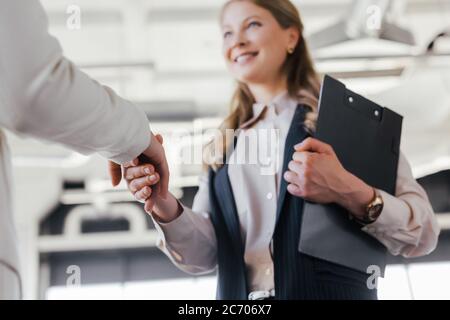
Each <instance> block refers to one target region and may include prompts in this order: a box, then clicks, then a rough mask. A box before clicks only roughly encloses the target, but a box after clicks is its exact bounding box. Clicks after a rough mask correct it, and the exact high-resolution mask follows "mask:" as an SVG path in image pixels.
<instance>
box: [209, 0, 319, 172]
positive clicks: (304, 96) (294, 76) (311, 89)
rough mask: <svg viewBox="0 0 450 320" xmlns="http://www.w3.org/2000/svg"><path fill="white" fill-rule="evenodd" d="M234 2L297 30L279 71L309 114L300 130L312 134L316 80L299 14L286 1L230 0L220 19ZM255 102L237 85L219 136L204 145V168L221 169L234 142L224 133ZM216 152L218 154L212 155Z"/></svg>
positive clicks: (247, 115)
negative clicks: (255, 8)
mask: <svg viewBox="0 0 450 320" xmlns="http://www.w3.org/2000/svg"><path fill="white" fill-rule="evenodd" d="M237 1H248V2H251V3H253V4H255V5H257V6H259V7H261V8H264V9H266V10H268V11H269V12H270V13H271V14H272V15H273V17H274V18H275V19H276V20H277V22H278V23H279V25H280V26H281V27H282V28H283V29H288V28H291V27H295V28H297V29H298V31H299V35H300V37H299V40H298V43H297V46H296V47H295V50H294V52H293V53H292V54H288V53H287V52H286V61H285V62H284V64H283V66H282V70H281V71H282V73H283V74H284V75H285V76H286V77H287V90H288V93H289V95H290V96H291V97H295V98H296V99H297V100H298V101H299V103H301V104H304V105H306V106H308V107H309V109H310V110H309V112H308V113H307V115H306V120H305V122H304V126H305V128H306V129H307V130H308V131H309V132H314V130H315V126H316V121H317V105H318V99H319V94H320V78H319V75H318V74H317V72H316V70H315V68H314V64H313V61H312V59H311V55H310V52H309V49H308V46H307V43H306V41H305V38H304V35H303V30H304V27H303V23H302V20H301V18H300V13H299V11H298V10H297V8H296V7H295V5H294V4H293V3H292V2H291V1H289V0H230V1H228V2H227V3H225V5H224V7H223V8H222V15H223V12H224V11H225V9H226V7H227V6H228V5H229V4H230V3H233V2H237ZM255 102H256V101H255V98H254V97H253V95H252V93H251V91H250V89H249V87H248V86H247V84H245V83H242V82H238V83H237V88H236V90H235V92H234V94H233V97H232V100H231V104H230V114H229V115H228V116H227V117H226V119H225V120H224V121H223V123H222V124H221V126H220V128H219V129H220V132H221V135H219V136H218V137H216V138H215V139H213V140H212V141H211V142H209V143H208V144H206V145H205V148H204V154H203V159H204V164H205V168H208V167H212V168H213V169H214V170H218V169H219V168H220V167H221V166H223V164H224V163H223V162H224V161H223V159H224V157H223V155H225V154H226V153H227V151H229V150H230V149H231V148H230V147H231V144H232V142H233V141H234V139H230V135H227V130H229V129H232V130H233V131H234V130H236V129H238V128H239V127H240V126H241V125H242V124H243V123H245V122H247V121H248V120H249V119H251V118H252V117H253V105H254V103H255ZM227 137H228V138H227ZM218 146H219V147H218ZM217 150H219V151H220V152H216V151H217Z"/></svg>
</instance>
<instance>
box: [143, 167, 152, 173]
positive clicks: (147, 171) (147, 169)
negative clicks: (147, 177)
mask: <svg viewBox="0 0 450 320" xmlns="http://www.w3.org/2000/svg"><path fill="white" fill-rule="evenodd" d="M144 172H145V173H146V174H151V173H152V171H151V170H150V168H145V169H144Z"/></svg>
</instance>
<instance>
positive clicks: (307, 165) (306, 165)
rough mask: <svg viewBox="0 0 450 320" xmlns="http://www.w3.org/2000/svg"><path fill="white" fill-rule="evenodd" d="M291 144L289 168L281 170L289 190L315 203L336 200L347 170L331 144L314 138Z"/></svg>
mask: <svg viewBox="0 0 450 320" xmlns="http://www.w3.org/2000/svg"><path fill="white" fill-rule="evenodd" d="M294 148H295V153H294V155H293V157H292V161H291V162H289V166H288V168H289V170H288V171H286V172H285V173H284V179H285V180H286V181H287V182H288V183H289V185H288V187H287V190H288V191H289V193H291V194H292V195H294V196H297V197H302V198H304V199H305V200H308V201H312V202H317V203H331V202H335V201H336V199H337V198H338V194H339V190H340V188H341V185H342V183H343V180H344V179H345V177H346V174H347V171H346V170H345V169H344V167H343V166H342V165H341V163H340V161H339V159H338V158H337V156H336V154H335V153H334V150H333V148H332V147H331V146H330V145H328V144H326V143H324V142H321V141H319V140H317V139H314V138H307V139H305V140H304V141H303V142H302V143H301V144H298V145H296V146H295V147H294Z"/></svg>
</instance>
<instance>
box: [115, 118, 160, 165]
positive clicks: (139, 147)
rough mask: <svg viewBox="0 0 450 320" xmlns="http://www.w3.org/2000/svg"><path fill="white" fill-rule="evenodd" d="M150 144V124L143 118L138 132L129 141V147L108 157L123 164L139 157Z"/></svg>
mask: <svg viewBox="0 0 450 320" xmlns="http://www.w3.org/2000/svg"><path fill="white" fill-rule="evenodd" d="M150 144H151V131H150V126H149V124H148V122H147V118H145V120H144V122H143V123H142V124H141V128H140V130H139V132H137V133H136V134H135V135H134V136H133V139H132V141H130V142H129V148H128V149H125V151H124V152H123V153H120V154H118V155H114V156H112V157H110V160H112V161H114V162H116V163H118V164H124V163H127V162H130V161H132V160H134V159H136V158H137V157H139V156H140V155H141V154H142V153H143V152H144V151H145V150H146V149H147V148H148V147H149V146H150Z"/></svg>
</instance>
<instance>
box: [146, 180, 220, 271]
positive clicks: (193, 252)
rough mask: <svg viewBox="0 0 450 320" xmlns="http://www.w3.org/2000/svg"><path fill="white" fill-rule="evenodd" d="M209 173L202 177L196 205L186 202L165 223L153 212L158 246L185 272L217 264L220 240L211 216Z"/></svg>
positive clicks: (209, 267) (203, 269)
mask: <svg viewBox="0 0 450 320" xmlns="http://www.w3.org/2000/svg"><path fill="white" fill-rule="evenodd" d="M208 180H209V179H208V175H207V174H204V175H202V176H201V177H200V182H199V190H198V192H197V194H196V196H195V198H194V203H193V205H192V209H189V208H188V207H186V206H184V205H182V206H183V208H184V211H183V213H182V214H181V215H180V216H179V217H178V218H177V219H175V220H174V221H172V222H170V223H161V222H159V221H158V220H157V218H156V217H155V216H152V219H153V222H154V224H155V228H156V230H157V231H158V234H159V240H158V247H159V248H160V249H161V250H162V251H163V252H164V253H165V254H166V255H167V256H168V257H169V258H170V259H171V260H172V262H173V263H174V264H175V265H176V266H177V267H178V268H179V269H181V270H183V271H184V272H187V273H190V274H205V273H210V272H213V271H214V270H215V269H216V265H217V240H216V234H215V231H214V227H213V225H212V222H211V219H210V212H211V209H210V200H209V184H208Z"/></svg>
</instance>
